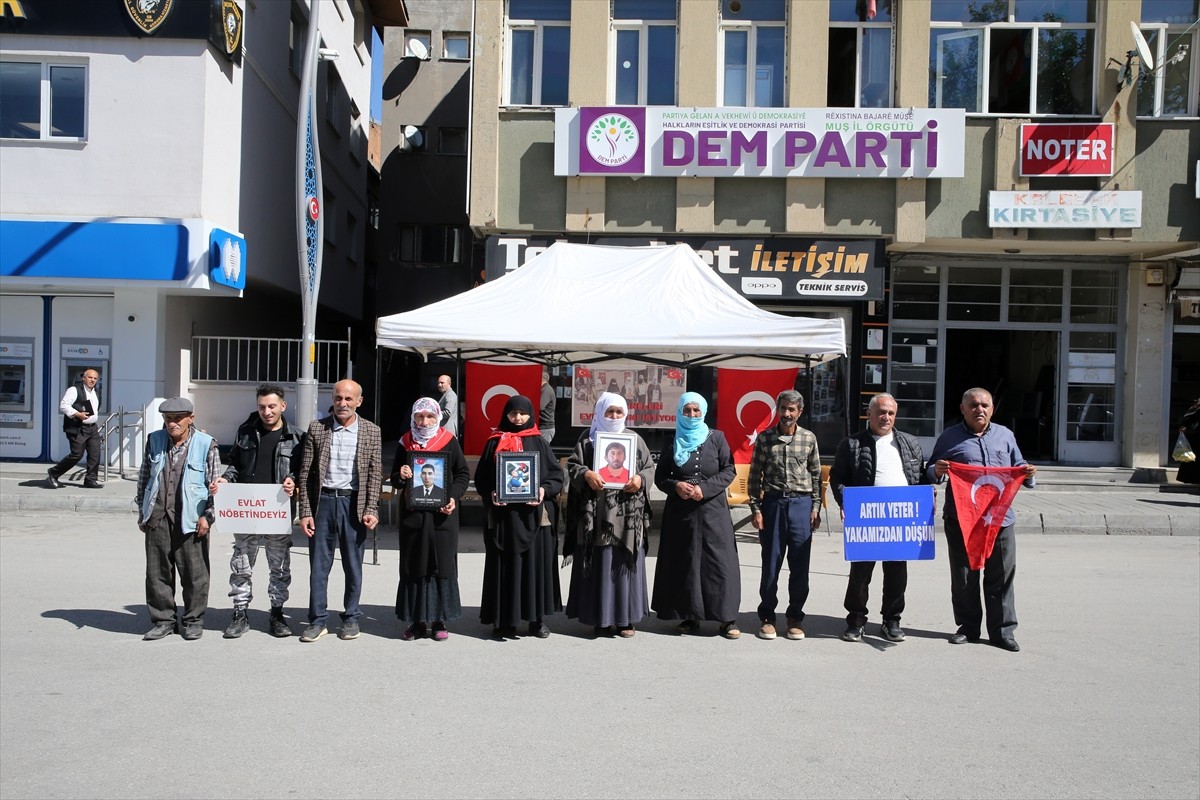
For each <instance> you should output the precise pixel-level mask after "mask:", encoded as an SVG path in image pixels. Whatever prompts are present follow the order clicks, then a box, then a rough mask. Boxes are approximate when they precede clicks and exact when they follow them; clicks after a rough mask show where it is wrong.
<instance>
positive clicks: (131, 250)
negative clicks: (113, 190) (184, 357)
mask: <svg viewBox="0 0 1200 800" xmlns="http://www.w3.org/2000/svg"><path fill="white" fill-rule="evenodd" d="M187 274H188V231H187V228H185V227H184V226H183V225H179V224H177V223H167V222H164V223H151V222H50V221H40V220H11V219H9V220H0V276H4V277H6V278H104V279H107V280H132V281H181V280H183V279H184V278H186V277H187Z"/></svg>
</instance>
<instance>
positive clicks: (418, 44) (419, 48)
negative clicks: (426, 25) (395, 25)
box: [404, 31, 432, 61]
mask: <svg viewBox="0 0 1200 800" xmlns="http://www.w3.org/2000/svg"><path fill="white" fill-rule="evenodd" d="M431 42H432V37H431V34H430V32H429V31H405V32H404V57H405V58H418V59H420V60H421V61H428V60H429V46H430V43H431Z"/></svg>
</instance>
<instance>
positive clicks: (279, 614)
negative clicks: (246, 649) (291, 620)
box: [267, 608, 294, 639]
mask: <svg viewBox="0 0 1200 800" xmlns="http://www.w3.org/2000/svg"><path fill="white" fill-rule="evenodd" d="M267 630H268V631H270V632H271V635H272V636H274V637H276V638H279V639H287V638H288V637H290V636H293V635H294V634H293V632H292V626H290V625H288V624H287V620H286V619H284V618H283V609H282V608H272V609H271V616H270V618H269V619H268V621H267Z"/></svg>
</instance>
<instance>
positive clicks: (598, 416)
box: [588, 392, 629, 442]
mask: <svg viewBox="0 0 1200 800" xmlns="http://www.w3.org/2000/svg"><path fill="white" fill-rule="evenodd" d="M613 406H617V407H618V408H622V409H624V410H625V416H624V417H621V418H620V419H609V418H608V417H606V416H605V415H604V414H605V412H606V411H608V409H610V408H612V407H613ZM628 416H629V404H628V403H627V402H625V398H624V397H622V396H621V395H619V394H614V393H613V392H605V393H604V394H602V395H600V399H599V400H597V401H596V413H595V414H593V415H592V427H591V428H589V429H588V439H589V440H591V441H592V442H595V441H596V431H600V432H601V433H620V432H621V431H623V430H625V419H626V417H628Z"/></svg>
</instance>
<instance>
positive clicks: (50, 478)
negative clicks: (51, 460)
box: [46, 470, 63, 489]
mask: <svg viewBox="0 0 1200 800" xmlns="http://www.w3.org/2000/svg"><path fill="white" fill-rule="evenodd" d="M46 483H47V485H49V486H50V488H51V489H61V488H63V485H62V483H61V482H60V481H59V480H58V477H57V476H56V475H55V474H54V472H53V470H46Z"/></svg>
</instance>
